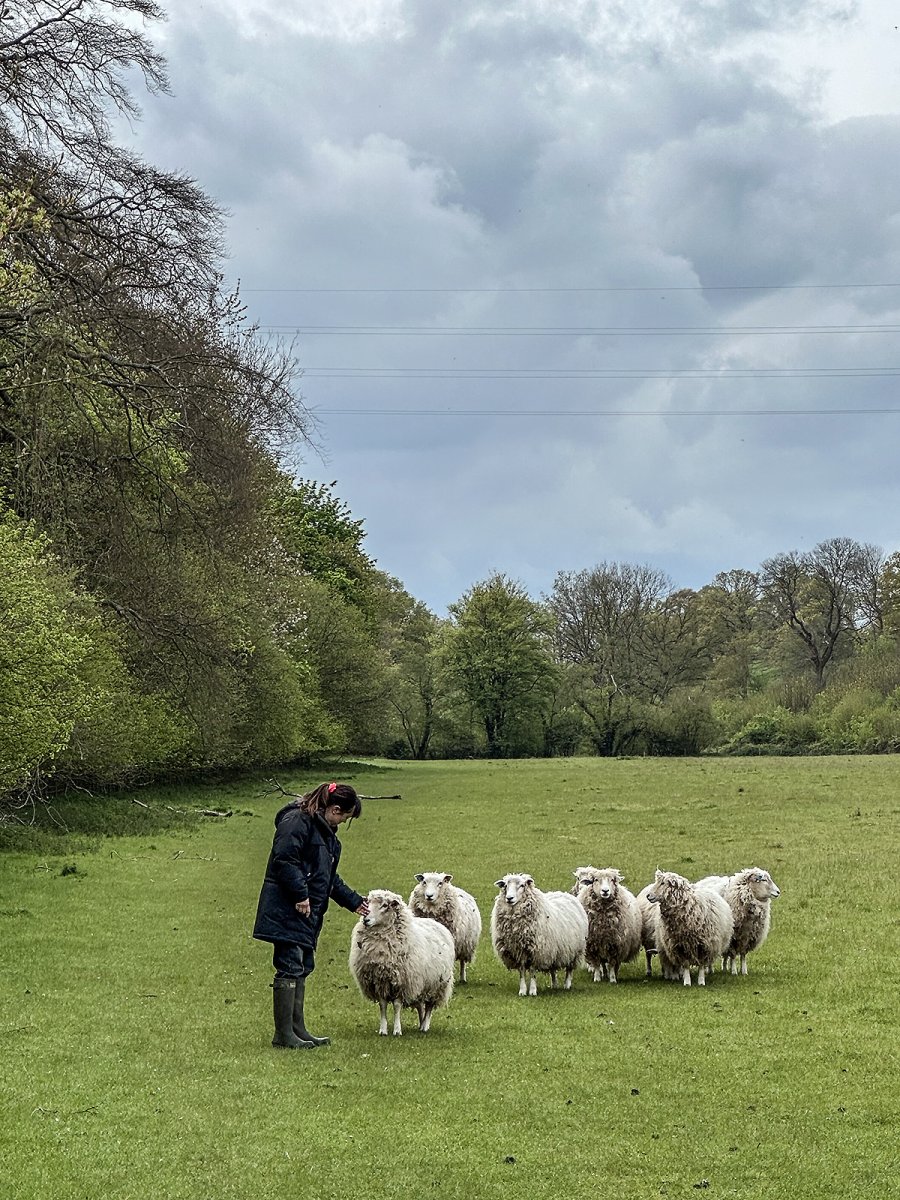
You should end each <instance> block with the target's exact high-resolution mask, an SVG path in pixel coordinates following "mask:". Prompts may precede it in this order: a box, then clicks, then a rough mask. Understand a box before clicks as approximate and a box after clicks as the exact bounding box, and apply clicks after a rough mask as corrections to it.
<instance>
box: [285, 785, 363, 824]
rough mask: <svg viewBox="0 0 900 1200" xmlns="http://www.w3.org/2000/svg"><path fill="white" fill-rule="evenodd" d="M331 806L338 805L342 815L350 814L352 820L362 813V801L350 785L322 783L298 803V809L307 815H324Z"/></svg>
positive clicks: (305, 794)
mask: <svg viewBox="0 0 900 1200" xmlns="http://www.w3.org/2000/svg"><path fill="white" fill-rule="evenodd" d="M331 804H336V805H337V806H338V808H339V809H340V810H341V812H342V813H349V814H350V816H351V818H352V817H358V816H360V814H361V813H362V801H361V800H360V798H359V796H357V794H356V791H355V789H354V788H352V787H351V786H350V784H349V783H320V784H319V786H318V787H317V788H313V790H312V791H311V792H306V793H304V795H303V796H302V797H301V798H300V799H299V800H298V801H297V807H298V808H299V809H301V810H302V811H303V812H306V813H323V812H324V811H325V809H326V808H328V807H329V805H331Z"/></svg>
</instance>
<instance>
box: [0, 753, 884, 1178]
mask: <svg viewBox="0 0 900 1200" xmlns="http://www.w3.org/2000/svg"><path fill="white" fill-rule="evenodd" d="M341 777H342V778H346V779H349V780H350V781H351V782H353V783H354V785H355V786H356V787H357V789H358V790H359V791H361V792H363V793H370V794H371V793H377V794H381V793H389V792H400V793H402V796H403V798H402V799H401V800H380V801H371V802H369V803H368V804H367V805H366V807H365V811H364V814H363V817H362V819H361V820H359V821H356V822H354V823H353V824H352V826H351V827H350V829H349V830H347V829H346V827H345V828H344V829H342V831H341V836H342V840H343V843H344V857H343V860H342V868H341V870H342V874H343V876H344V877H345V879H347V881H348V882H349V883H351V884H352V885H353V886H354V887H356V888H357V889H359V890H360V891H365V890H367V889H368V888H370V887H388V888H391V889H393V890H396V891H399V892H401V893H403V894H404V895H407V894H408V893H409V890H410V889H411V888H412V886H413V880H412V875H413V873H414V872H416V871H420V870H449V871H452V872H453V873H454V876H455V878H456V881H457V882H458V883H459V884H460V885H461V886H463V887H465V888H467V889H468V890H469V891H471V892H472V893H473V894H474V895H475V896H476V897H477V899H478V901H479V904H480V906H481V909H482V915H483V917H484V921H485V931H486V932H485V937H484V940H483V941H482V945H481V948H480V951H479V955H478V958H477V960H476V963H475V965H474V967H473V968H472V970H471V973H470V974H471V982H470V983H469V984H468V985H467V986H461V987H459V988H457V991H456V994H455V995H454V998H453V1001H452V1003H451V1005H450V1007H449V1008H448V1009H444V1010H441V1011H439V1012H438V1013H437V1014H436V1015H435V1018H434V1023H433V1026H432V1031H431V1033H429V1034H428V1035H427V1036H422V1035H419V1034H418V1033H417V1032H416V1031H415V1025H416V1022H415V1018H414V1015H413V1014H412V1013H410V1014H409V1015H408V1017H407V1019H406V1021H405V1028H406V1030H407V1032H406V1033H405V1035H404V1037H403V1038H402V1039H395V1038H379V1037H378V1036H377V1035H376V1029H377V1010H376V1008H375V1006H374V1005H369V1004H367V1003H366V1002H364V1001H363V999H362V998H361V996H360V995H359V993H358V992H357V991H356V988H355V985H354V984H353V983H352V980H351V979H350V976H349V973H348V970H347V953H348V948H349V940H350V931H351V929H352V927H353V924H354V921H355V918H354V917H352V916H351V915H350V914H349V913H346V912H344V911H343V910H341V909H339V908H336V907H334V906H333V907H332V908H331V910H330V911H329V915H328V918H327V920H326V926H325V931H324V934H323V938H322V941H321V942H320V945H319V955H318V967H317V970H316V972H315V974H314V975H313V977H312V979H311V980H310V984H309V993H308V994H309V998H308V1004H307V1015H308V1017H309V1019H310V1026H311V1028H312V1029H313V1030H314V1031H315V1032H327V1033H329V1034H331V1035H332V1037H333V1038H334V1044H333V1046H331V1047H330V1048H328V1049H323V1050H320V1051H315V1052H303V1051H295V1052H290V1051H275V1050H273V1049H271V1047H270V1045H269V1041H270V1038H271V990H270V989H269V987H268V984H269V981H270V978H271V969H270V958H269V948H268V947H267V946H265V945H263V944H260V943H257V942H254V941H253V940H252V939H251V937H250V935H249V930H250V927H251V925H252V920H253V915H254V912H255V907H256V898H257V894H258V889H259V884H260V881H261V878H262V873H263V869H264V866H265V861H266V856H267V854H268V850H269V847H270V844H271V836H272V817H273V815H274V813H275V811H276V810H277V808H278V807H279V804H280V800H279V798H277V797H275V796H263V795H262V792H263V790H264V784H262V783H252V782H245V783H242V784H240V785H228V786H225V787H222V788H220V789H213V788H210V787H205V788H203V789H197V791H196V792H194V793H185V792H183V791H182V792H175V791H169V792H163V791H159V792H154V793H147V792H142V793H141V794H140V799H141V800H142V801H143V802H144V803H149V804H150V805H151V808H150V809H143V808H140V807H138V806H136V805H134V804H131V803H130V802H129V801H128V799H127V798H124V799H123V798H119V799H115V800H104V801H102V802H101V801H99V800H98V801H86V802H85V804H86V806H87V811H86V812H85V813H83V814H82V816H81V817H79V818H77V819H76V818H75V816H74V815H73V814H72V813H71V811H70V813H69V816H68V818H67V819H68V822H69V826H70V829H71V830H72V832H70V833H69V834H67V835H61V834H46V833H40V832H37V831H34V832H29V833H26V834H24V835H22V836H20V837H18V838H16V839H13V841H14V844H13V846H12V847H10V846H9V845H7V848H6V849H5V850H4V852H3V853H0V1001H2V1011H0V1055H2V1063H3V1069H2V1072H0V1104H2V1112H3V1118H2V1122H0V1161H2V1163H3V1167H2V1182H0V1194H2V1196H3V1197H4V1198H8V1200H33V1198H37V1197H49V1198H50V1200H69V1198H70V1197H71V1198H82V1197H83V1198H84V1200H88V1198H90V1200H94V1198H96V1197H102V1198H108V1200H113V1198H114V1200H132V1198H134V1200H138V1198H140V1200H180V1198H182V1197H184V1198H188V1197H190V1198H194V1197H202V1198H204V1200H220V1198H224V1197H238V1198H241V1200H250V1198H254V1200H256V1198H260V1200H263V1198H270V1197H271V1198H272V1200H275V1198H281V1197H283V1198H284V1200H295V1198H296V1197H320V1198H322V1200H328V1198H332V1197H333V1198H338V1197H339V1198H341V1200H343V1198H345V1197H356V1196H360V1197H363V1196H364V1197H366V1198H367V1200H387V1198H388V1197H401V1196H402V1197H412V1196H421V1195H434V1196H442V1197H452V1198H457V1197H458V1198H463V1197H481V1196H485V1197H486V1196H489V1195H490V1196H492V1195H496V1194H498V1193H500V1192H501V1190H502V1191H504V1192H506V1194H509V1195H517V1196H527V1197H528V1198H529V1200H544V1198H548V1200H549V1198H550V1197H554V1198H556V1197H560V1196H575V1195H579V1196H584V1195H585V1194H587V1193H588V1192H590V1193H594V1194H601V1195H602V1194H609V1195H610V1196H615V1197H616V1200H643V1198H645V1197H653V1196H660V1195H661V1196H671V1197H690V1196H697V1195H706V1196H709V1197H740V1198H741V1200H755V1198H763V1197H765V1198H766V1200H772V1198H776V1197H777V1198H781V1197H791V1198H792V1200H815V1198H818V1197H838V1196H840V1197H842V1198H846V1197H855V1196H863V1195H867V1196H872V1197H875V1198H877V1200H881V1198H882V1197H886V1196H887V1195H888V1194H889V1193H890V1191H891V1189H892V1187H894V1186H895V1184H896V1174H897V1169H898V1157H900V1155H898V1138H897V1123H898V1093H900V1089H898V1086H897V1079H898V1078H900V1072H898V1061H897V1059H898V1036H897V1016H898V1004H897V986H898V969H897V964H898V887H897V871H896V864H897V858H898V850H900V837H898V829H900V820H898V816H900V800H898V795H900V787H898V785H900V758H877V759H876V758H862V757H860V758H815V759H780V760H779V759H729V760H662V759H660V760H637V759H636V760H623V761H603V760H597V759H574V760H552V761H517V762H495V763H487V762H464V763H425V764H413V763H409V764H400V765H396V766H391V767H387V766H385V765H381V766H377V765H374V764H373V765H371V766H367V765H364V764H350V765H348V766H346V767H345V768H344V770H343V773H342V775H341ZM319 778H320V776H318V775H317V776H315V777H312V776H293V777H288V776H282V782H283V783H284V784H285V785H286V786H288V787H290V788H291V789H293V790H298V791H299V790H302V789H303V788H304V787H308V786H311V785H312V784H313V783H315V782H318V781H319ZM185 803H192V804H195V805H196V806H197V807H227V808H231V809H233V815H232V816H231V817H228V818H227V819H221V820H219V819H216V818H201V823H199V824H196V825H193V826H190V827H178V826H177V825H176V826H174V827H171V828H165V825H166V823H167V821H171V820H172V818H171V817H170V816H169V815H168V809H166V808H165V807H164V806H165V805H170V806H172V807H183V806H184V805H185ZM62 811H63V813H64V815H65V809H63V810H62ZM113 818H115V820H116V821H118V822H119V824H120V825H121V826H122V827H123V828H128V829H131V830H132V831H134V830H140V827H141V826H142V825H143V826H144V827H145V829H146V832H131V833H129V834H127V835H124V836H116V837H108V836H103V835H101V834H100V833H98V832H96V830H97V829H98V828H100V827H101V826H102V824H103V823H104V822H106V821H109V820H113ZM176 819H177V818H176ZM588 862H590V863H593V864H594V865H595V866H607V865H612V866H617V867H619V868H620V869H622V870H623V871H624V873H625V875H626V877H627V880H628V883H629V886H631V887H632V889H633V890H634V891H637V890H638V889H639V888H640V887H642V886H643V885H644V884H645V883H646V882H648V881H649V880H650V879H651V878H652V875H653V870H654V868H655V867H656V866H657V865H659V866H661V867H664V868H667V869H671V870H676V871H679V872H681V873H683V874H686V875H688V876H690V877H692V878H698V877H699V876H701V875H705V874H709V873H725V872H728V871H732V870H737V869H739V868H741V867H744V866H751V865H759V866H763V867H766V868H767V869H769V870H770V871H771V873H772V875H773V876H774V878H775V880H776V882H777V883H778V884H779V886H780V887H781V889H782V895H781V897H780V898H779V899H778V900H776V901H775V902H774V904H773V919H772V932H771V934H770V936H769V940H768V942H767V943H766V945H765V946H764V947H763V948H762V949H761V950H759V951H758V952H757V953H756V954H755V955H754V956H752V957H751V960H750V975H749V976H748V977H747V978H741V977H737V978H733V977H725V976H723V975H722V974H721V973H720V972H718V971H717V972H716V974H715V975H714V976H713V977H712V980H711V981H710V983H709V984H708V986H707V987H706V988H697V987H692V988H690V989H688V988H684V987H682V986H680V985H678V984H668V983H663V982H662V981H661V980H660V979H659V977H658V975H657V976H656V977H654V979H653V980H651V981H646V980H645V978H644V966H643V960H642V959H641V960H640V961H638V960H636V961H635V962H633V963H631V964H630V965H628V966H626V967H624V968H623V970H622V973H621V982H620V983H619V984H618V985H617V986H611V985H609V984H606V983H602V984H600V983H598V984H594V983H592V982H590V981H589V977H588V974H587V972H586V971H580V972H579V973H578V975H577V977H576V984H575V987H574V989H573V990H572V992H570V993H564V992H555V993H551V992H549V991H547V990H545V989H544V986H543V985H544V984H545V983H546V980H545V979H544V978H542V980H541V984H542V991H541V994H540V995H539V996H538V997H537V998H535V999H529V998H525V999H520V998H519V996H518V995H517V986H518V980H517V978H516V977H515V976H514V975H513V974H512V973H510V972H506V971H504V970H503V969H502V968H501V967H500V966H499V964H498V963H497V961H496V960H495V959H494V956H493V954H492V951H491V946H490V940H489V936H488V934H487V926H488V918H489V914H490V907H491V904H492V903H493V897H494V894H495V889H494V887H493V880H494V879H496V878H497V877H498V876H499V875H501V874H503V873H505V872H506V871H530V872H531V873H532V874H533V875H534V877H535V879H536V881H537V883H538V885H539V886H540V887H543V888H545V889H552V888H568V887H569V886H570V883H571V871H572V869H573V868H574V867H575V866H578V865H580V864H583V863H588ZM657 970H658V965H657Z"/></svg>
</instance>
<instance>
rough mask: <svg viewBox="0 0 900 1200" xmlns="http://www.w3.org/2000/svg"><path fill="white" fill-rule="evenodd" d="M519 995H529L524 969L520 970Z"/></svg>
mask: <svg viewBox="0 0 900 1200" xmlns="http://www.w3.org/2000/svg"><path fill="white" fill-rule="evenodd" d="M519 995H520V996H527V995H528V983H527V982H526V979H525V972H524V971H520V972H519Z"/></svg>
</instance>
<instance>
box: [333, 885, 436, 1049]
mask: <svg viewBox="0 0 900 1200" xmlns="http://www.w3.org/2000/svg"><path fill="white" fill-rule="evenodd" d="M368 901H369V911H368V913H367V914H366V915H365V916H364V917H362V918H361V919H360V920H359V921H358V922H357V924H356V925H355V927H354V929H353V935H352V941H351V943H350V973H351V975H352V976H353V978H354V979H355V980H356V983H357V986H358V987H359V990H360V991H361V992H362V994H363V996H365V998H366V999H367V1000H374V1001H375V1002H376V1003H377V1004H378V1006H379V1008H380V1010H381V1020H380V1022H379V1025H378V1032H379V1034H381V1035H382V1036H386V1035H387V1031H388V1025H387V1006H388V1004H392V1005H393V1006H394V1027H393V1034H394V1036H395V1037H400V1036H401V1034H402V1033H403V1030H402V1029H401V1027H400V1013H401V1010H402V1009H403V1007H404V1005H405V1006H406V1007H407V1008H415V1009H416V1011H417V1012H418V1014H419V1030H420V1032H421V1033H427V1032H428V1030H429V1028H430V1026H431V1015H432V1013H433V1012H434V1010H435V1009H436V1008H440V1007H442V1006H443V1005H445V1004H447V1003H448V1002H449V1000H450V997H451V995H452V993H453V960H454V954H455V952H454V948H453V936H452V934H451V933H450V931H449V930H448V929H445V928H444V926H443V925H441V924H439V923H438V922H437V921H421V920H418V919H417V918H416V917H414V916H413V913H412V911H411V910H410V908H409V906H408V905H407V903H406V901H405V900H404V899H403V897H402V896H398V895H397V893H396V892H389V891H385V890H383V889H376V890H374V891H372V892H369V896H368Z"/></svg>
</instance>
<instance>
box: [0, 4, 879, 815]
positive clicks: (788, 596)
mask: <svg viewBox="0 0 900 1200" xmlns="http://www.w3.org/2000/svg"><path fill="white" fill-rule="evenodd" d="M161 16H162V13H161V10H160V8H159V7H158V5H157V4H155V3H154V2H153V0H6V2H2V0H0V18H2V19H0V177H2V182H3V186H2V193H0V795H2V796H5V797H6V798H7V804H8V805H9V804H12V805H15V804H18V803H27V802H28V801H29V800H30V799H31V798H33V797H34V795H36V794H39V793H40V790H41V788H42V787H44V786H46V785H47V783H48V782H49V783H52V784H53V785H54V786H60V785H65V784H71V785H77V786H94V785H96V784H120V783H127V782H134V781H139V780H145V779H150V778H155V777H160V776H163V775H168V774H172V773H185V772H198V771H206V770H210V769H216V770H221V769H223V768H227V769H237V768H246V767H256V766H260V765H263V764H273V763H285V762H297V761H309V759H310V758H311V757H312V756H314V755H317V754H322V753H331V752H337V751H354V752H365V753H378V754H391V755H397V756H404V755H406V756H411V757H418V758H421V757H427V756H456V755H477V754H489V755H500V754H503V755H521V754H541V755H552V754H572V753H580V752H588V753H598V754H631V753H652V754H664V753H694V752H698V751H700V750H704V749H709V748H720V749H724V750H734V751H739V750H749V749H756V750H760V749H763V748H772V747H775V748H780V749H783V750H788V749H801V748H819V749H877V750H889V749H896V748H897V745H898V744H900V742H898V739H900V725H898V721H897V717H896V715H895V712H896V710H897V708H898V691H897V689H898V687H900V678H896V677H895V676H897V675H898V673H900V672H898V670H897V667H896V663H897V654H896V638H897V623H898V617H897V611H898V572H900V565H898V561H897V558H896V556H895V557H894V558H892V559H885V558H884V556H883V555H882V553H881V552H880V551H878V550H877V549H875V548H873V547H870V546H860V545H858V544H857V543H855V542H851V541H849V540H847V539H833V540H832V541H829V542H823V543H822V544H821V545H820V546H818V547H816V548H815V550H813V551H811V552H809V553H806V554H798V553H788V554H783V555H779V556H777V557H776V558H773V559H771V560H769V561H768V562H767V563H765V564H763V566H762V567H761V569H760V570H759V571H758V572H755V573H753V572H746V571H730V572H727V573H724V574H722V575H719V576H717V577H716V579H715V580H714V581H713V582H712V583H711V584H710V585H709V586H707V587H704V588H701V589H699V590H698V591H696V592H695V591H685V590H676V589H674V588H673V587H672V584H671V582H670V581H669V580H668V579H667V578H666V576H665V575H663V574H662V573H660V572H657V571H654V570H653V569H652V568H650V567H646V566H635V565H630V564H622V563H603V564H600V565H598V566H595V567H592V568H590V569H586V570H584V571H581V572H574V573H564V574H561V575H559V576H558V577H557V579H556V582H555V584H554V587H553V590H552V593H551V594H550V595H549V596H545V597H542V598H540V599H538V600H535V599H532V598H531V597H529V596H528V595H527V593H526V592H525V590H524V589H523V588H522V587H521V585H519V584H518V583H516V582H515V581H513V580H510V579H507V578H506V577H505V576H503V575H495V576H493V577H491V578H490V579H488V580H485V581H483V582H480V583H478V584H476V585H474V586H473V587H472V588H471V589H470V590H469V591H467V592H466V593H465V595H464V596H462V597H461V598H460V599H459V600H458V601H457V603H456V604H454V605H453V606H451V609H450V612H449V616H448V618H447V619H443V620H441V619H438V618H437V617H435V616H434V615H433V614H431V613H430V612H429V611H428V610H427V609H426V608H425V606H424V605H422V604H421V603H420V602H418V601H417V600H416V599H415V598H414V597H412V596H411V595H410V594H409V593H408V592H407V591H406V590H405V588H404V587H403V585H402V584H401V583H400V581H398V580H396V579H394V578H392V577H390V576H389V575H387V574H385V573H384V572H383V571H381V570H380V569H379V568H378V566H377V565H376V564H375V563H374V562H373V561H372V560H371V558H370V557H369V556H368V555H367V553H366V551H365V548H364V541H365V532H364V528H363V522H362V520H360V519H357V518H356V517H354V515H353V514H352V513H350V512H349V510H348V509H347V506H346V505H345V504H344V503H343V502H342V501H341V499H340V498H339V496H338V495H337V494H336V493H335V491H334V487H333V486H332V485H325V484H321V483H318V482H316V481H314V480H310V479H307V478H304V477H303V476H302V472H300V471H299V470H298V463H297V461H295V459H294V458H293V457H292V455H293V453H294V451H292V450H291V447H296V446H297V445H298V444H299V445H301V446H304V445H305V446H307V447H309V446H311V445H312V444H313V443H314V439H315V433H316V431H315V426H314V422H313V421H312V419H311V417H310V415H309V413H308V412H307V410H306V409H305V408H304V406H303V403H302V399H301V397H300V394H299V392H298V386H297V384H298V376H299V369H298V364H297V362H296V360H295V357H294V355H293V353H292V349H291V347H282V346H278V345H273V344H272V343H271V342H270V341H268V340H265V339H261V338H260V337H258V336H257V333H256V331H255V329H254V327H253V325H252V323H250V322H249V321H248V319H247V315H246V313H245V310H244V307H243V305H242V303H241V300H240V296H239V295H236V294H233V293H230V292H228V291H227V290H226V289H225V288H224V286H223V276H222V269H221V264H222V256H223V221H222V215H221V213H220V211H219V209H218V208H217V206H216V204H215V202H214V201H213V200H212V199H210V198H209V197H208V196H206V195H205V194H204V193H203V192H202V191H201V190H200V189H199V188H198V187H197V186H196V184H195V183H194V182H193V181H192V180H190V179H189V178H187V177H184V176H181V175H178V174H172V173H167V172H163V171H160V170H158V169H156V168H155V167H153V166H152V165H149V164H147V163H145V162H143V161H141V160H139V159H138V158H137V157H135V156H134V155H133V154H132V153H130V152H129V151H127V150H125V149H123V148H121V147H119V146H117V145H116V144H115V142H114V140H113V138H112V135H111V124H110V121H111V116H112V114H114V113H116V112H119V113H125V114H128V115H133V114H135V113H136V106H135V103H134V100H133V97H132V95H131V93H130V92H129V90H128V86H127V82H128V80H133V79H135V78H143V81H144V83H145V84H146V86H147V87H148V88H149V89H150V90H151V91H160V90H165V89H166V87H167V79H166V74H165V64H164V62H163V61H162V59H161V58H160V57H159V55H158V54H157V53H156V51H155V50H154V48H153V46H152V44H151V42H150V41H149V40H148V38H147V37H146V35H145V34H144V33H143V32H141V27H140V26H139V25H138V24H137V22H136V18H140V19H142V20H144V21H148V20H156V19H159V18H160V17H161Z"/></svg>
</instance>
